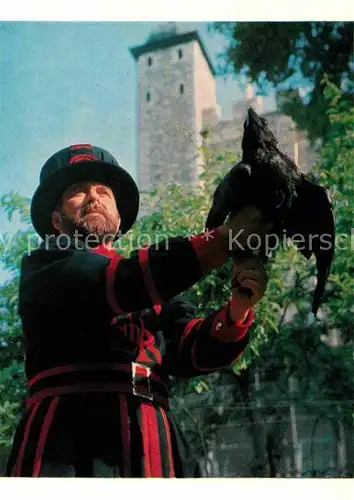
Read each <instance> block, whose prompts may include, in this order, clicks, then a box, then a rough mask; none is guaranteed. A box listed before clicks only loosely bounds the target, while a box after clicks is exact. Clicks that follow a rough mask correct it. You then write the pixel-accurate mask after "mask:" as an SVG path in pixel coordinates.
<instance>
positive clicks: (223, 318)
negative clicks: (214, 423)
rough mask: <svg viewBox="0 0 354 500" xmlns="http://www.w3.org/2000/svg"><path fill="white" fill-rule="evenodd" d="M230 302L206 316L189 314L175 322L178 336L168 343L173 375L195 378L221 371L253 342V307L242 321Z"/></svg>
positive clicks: (168, 356)
mask: <svg viewBox="0 0 354 500" xmlns="http://www.w3.org/2000/svg"><path fill="white" fill-rule="evenodd" d="M228 307H229V303H227V304H225V306H224V307H222V308H220V309H219V310H218V311H215V312H214V313H212V314H210V315H209V316H207V317H206V318H199V317H192V315H191V314H190V312H189V314H185V315H184V316H183V317H181V318H180V319H179V320H177V321H176V323H175V328H174V337H173V339H171V340H170V341H169V343H168V342H167V345H168V352H167V356H166V367H165V368H166V369H167V370H168V366H171V367H172V371H171V372H170V374H171V375H177V376H182V377H193V376H198V375H202V374H205V373H211V372H214V371H218V370H220V369H221V368H224V367H226V366H229V365H231V364H232V363H234V362H235V361H236V360H237V359H238V358H239V357H240V356H241V354H242V353H243V351H244V350H245V348H246V346H247V344H248V342H249V327H250V326H251V324H252V323H253V320H254V312H253V310H252V309H250V310H249V311H248V315H247V317H246V319H245V320H244V321H243V322H242V323H235V322H232V321H231V320H230V317H229V315H228Z"/></svg>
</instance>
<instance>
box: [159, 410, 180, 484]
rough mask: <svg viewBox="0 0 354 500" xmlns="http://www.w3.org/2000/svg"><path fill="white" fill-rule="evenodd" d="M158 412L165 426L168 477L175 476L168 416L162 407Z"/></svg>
mask: <svg viewBox="0 0 354 500" xmlns="http://www.w3.org/2000/svg"><path fill="white" fill-rule="evenodd" d="M160 412H161V415H162V419H163V423H164V426H165V431H166V441H167V451H168V460H169V463H170V464H169V465H170V473H169V476H168V477H176V475H175V469H174V465H173V453H172V443H171V429H170V424H169V422H168V417H167V414H166V412H165V410H164V409H163V408H161V407H160Z"/></svg>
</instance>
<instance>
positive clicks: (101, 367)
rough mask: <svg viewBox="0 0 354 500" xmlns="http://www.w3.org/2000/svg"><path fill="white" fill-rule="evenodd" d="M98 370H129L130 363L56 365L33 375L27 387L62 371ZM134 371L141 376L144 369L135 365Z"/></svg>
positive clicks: (154, 377)
mask: <svg viewBox="0 0 354 500" xmlns="http://www.w3.org/2000/svg"><path fill="white" fill-rule="evenodd" d="M100 370H112V371H119V372H120V371H124V372H131V371H132V365H131V363H127V364H121V363H110V362H102V363H92V364H86V363H82V364H77V365H64V366H57V367H55V368H50V369H49V370H44V371H43V372H40V373H38V374H37V375H35V376H34V377H33V378H31V379H30V381H29V382H28V387H31V386H32V385H33V384H35V383H36V382H38V381H39V380H42V379H43V378H46V377H51V376H53V375H60V374H62V373H72V372H78V371H83V372H84V371H100ZM136 373H137V375H143V376H144V375H145V371H144V369H143V368H141V367H140V366H137V367H136ZM151 377H152V378H153V379H154V380H156V381H158V382H161V383H164V382H163V380H162V379H161V377H159V376H158V375H156V374H155V373H152V374H151Z"/></svg>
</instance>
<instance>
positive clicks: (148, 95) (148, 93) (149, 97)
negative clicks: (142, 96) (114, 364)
mask: <svg viewBox="0 0 354 500" xmlns="http://www.w3.org/2000/svg"><path fill="white" fill-rule="evenodd" d="M146 100H147V102H150V100H151V94H150V92H146Z"/></svg>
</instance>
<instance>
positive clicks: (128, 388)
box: [26, 367, 169, 409]
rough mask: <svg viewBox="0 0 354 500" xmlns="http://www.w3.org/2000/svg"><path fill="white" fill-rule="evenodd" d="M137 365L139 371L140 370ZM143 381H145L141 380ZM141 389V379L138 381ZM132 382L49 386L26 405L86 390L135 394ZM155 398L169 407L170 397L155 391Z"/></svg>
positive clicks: (144, 373) (37, 393) (34, 395)
mask: <svg viewBox="0 0 354 500" xmlns="http://www.w3.org/2000/svg"><path fill="white" fill-rule="evenodd" d="M138 371H139V370H138V367H137V372H138ZM142 371H143V373H142V376H145V377H146V370H142ZM141 383H143V381H142V382H141ZM137 386H138V390H139V381H138V382H137ZM132 391H133V389H132V384H128V383H124V382H102V383H99V382H91V383H86V384H72V385H61V386H59V387H48V388H47V389H42V390H40V391H37V392H35V393H34V394H32V396H30V397H29V398H28V400H27V403H26V407H27V408H30V407H31V406H32V405H33V404H37V403H39V402H40V401H41V400H42V399H43V398H47V397H54V396H62V395H64V394H83V393H86V392H122V393H123V394H133V392H132ZM154 400H155V401H156V402H157V403H158V404H161V405H163V406H165V407H166V408H167V409H168V408H169V403H168V399H167V398H165V397H164V396H160V395H159V394H158V393H155V392H154Z"/></svg>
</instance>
